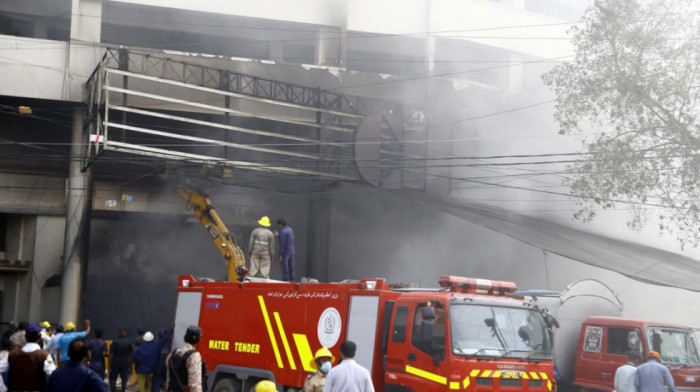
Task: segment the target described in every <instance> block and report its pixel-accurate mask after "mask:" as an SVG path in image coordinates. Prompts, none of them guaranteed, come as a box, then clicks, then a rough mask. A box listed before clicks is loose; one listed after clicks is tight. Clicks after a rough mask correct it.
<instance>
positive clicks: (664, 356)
mask: <svg viewBox="0 0 700 392" xmlns="http://www.w3.org/2000/svg"><path fill="white" fill-rule="evenodd" d="M647 343H648V345H649V349H650V350H653V351H657V352H658V353H659V354H661V362H663V363H667V364H680V365H700V358H699V357H698V346H697V344H696V342H695V334H694V333H693V331H691V330H687V329H680V328H669V327H647Z"/></svg>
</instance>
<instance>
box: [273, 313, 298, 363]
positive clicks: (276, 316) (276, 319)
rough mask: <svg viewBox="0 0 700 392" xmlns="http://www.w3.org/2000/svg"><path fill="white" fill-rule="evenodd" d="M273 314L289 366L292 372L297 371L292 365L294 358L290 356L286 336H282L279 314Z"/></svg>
mask: <svg viewBox="0 0 700 392" xmlns="http://www.w3.org/2000/svg"><path fill="white" fill-rule="evenodd" d="M273 314H274V315H275V322H277V328H278V329H279V330H280V337H281V338H282V345H283V346H284V351H286V352H287V360H289V366H291V367H292V370H297V365H296V364H295V363H294V357H293V356H292V350H290V349H289V342H288V341H287V335H285V334H284V327H283V326H282V320H280V314H279V313H277V312H274V313H273Z"/></svg>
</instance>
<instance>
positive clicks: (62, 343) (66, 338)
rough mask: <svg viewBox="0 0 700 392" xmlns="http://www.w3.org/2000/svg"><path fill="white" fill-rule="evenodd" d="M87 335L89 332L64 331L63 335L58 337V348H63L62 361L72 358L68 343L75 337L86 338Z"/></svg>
mask: <svg viewBox="0 0 700 392" xmlns="http://www.w3.org/2000/svg"><path fill="white" fill-rule="evenodd" d="M86 336H87V332H85V331H83V332H64V333H63V336H61V338H60V339H58V348H60V349H61V362H67V361H69V360H70V358H69V357H68V345H69V344H70V342H72V341H73V339H77V338H84V337H86Z"/></svg>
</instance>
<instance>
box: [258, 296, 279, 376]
mask: <svg viewBox="0 0 700 392" xmlns="http://www.w3.org/2000/svg"><path fill="white" fill-rule="evenodd" d="M258 302H260V310H261V311H262V314H263V318H264V319H265V326H266V327H267V333H268V335H270V343H271V344H272V351H274V352H275V359H276V360H277V366H278V367H279V368H280V369H284V363H282V357H281V356H280V350H279V348H278V347H277V339H275V333H274V332H273V331H272V324H271V323H270V316H269V315H268V314H267V307H266V306H265V300H264V299H263V296H262V295H258Z"/></svg>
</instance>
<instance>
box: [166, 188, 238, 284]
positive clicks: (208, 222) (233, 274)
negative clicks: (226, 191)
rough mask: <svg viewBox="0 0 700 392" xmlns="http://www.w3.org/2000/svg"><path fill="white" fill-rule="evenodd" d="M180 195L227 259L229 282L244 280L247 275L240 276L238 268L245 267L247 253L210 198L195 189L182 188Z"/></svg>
mask: <svg viewBox="0 0 700 392" xmlns="http://www.w3.org/2000/svg"><path fill="white" fill-rule="evenodd" d="M179 193H180V196H181V197H182V198H183V199H185V201H186V202H187V209H192V210H194V213H195V215H197V218H198V219H199V221H200V222H201V223H202V226H204V229H206V231H207V233H209V235H210V236H211V239H212V240H213V241H214V244H216V248H217V249H218V250H219V252H220V253H221V255H222V256H224V259H226V264H227V265H226V268H227V270H228V280H229V281H230V282H235V281H239V280H242V279H243V277H244V276H245V273H244V274H242V275H239V273H238V271H237V268H238V267H239V266H243V267H245V253H243V250H242V249H241V247H240V246H239V245H238V244H237V243H236V240H235V238H234V237H233V235H231V233H230V232H229V231H228V229H227V228H226V225H225V224H224V222H222V221H221V218H219V214H217V213H216V210H214V205H213V204H212V202H211V199H210V198H209V196H208V195H207V194H204V193H202V192H201V191H199V190H198V189H197V188H195V187H188V188H184V187H183V188H180V190H179Z"/></svg>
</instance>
